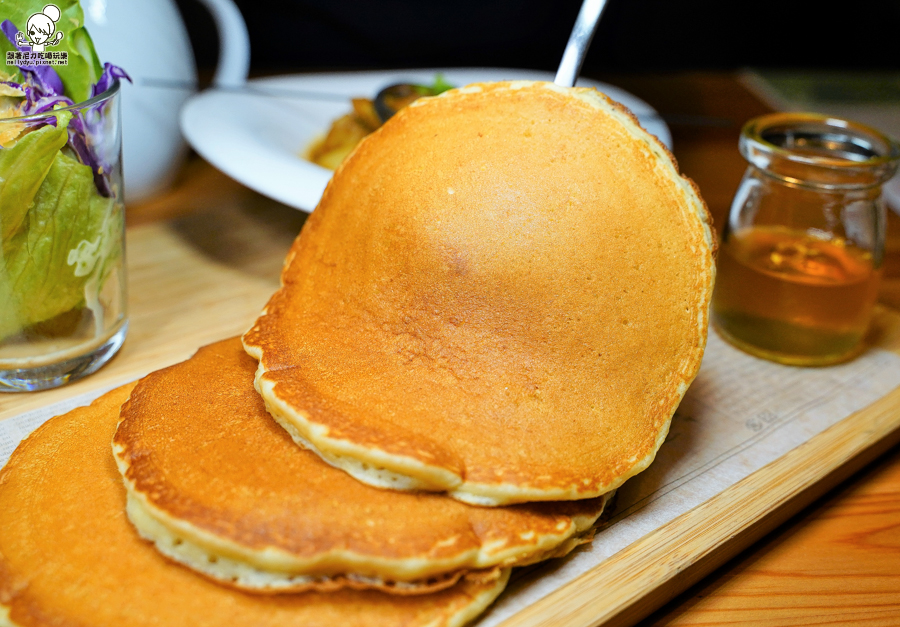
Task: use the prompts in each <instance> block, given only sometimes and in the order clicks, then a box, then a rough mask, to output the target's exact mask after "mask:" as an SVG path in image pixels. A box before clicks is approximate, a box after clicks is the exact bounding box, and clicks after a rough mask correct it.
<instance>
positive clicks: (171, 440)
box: [114, 338, 602, 577]
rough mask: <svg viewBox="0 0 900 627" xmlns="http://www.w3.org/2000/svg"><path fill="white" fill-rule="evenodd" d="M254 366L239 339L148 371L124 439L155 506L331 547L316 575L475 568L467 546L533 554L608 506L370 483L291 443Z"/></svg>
mask: <svg viewBox="0 0 900 627" xmlns="http://www.w3.org/2000/svg"><path fill="white" fill-rule="evenodd" d="M255 367H256V361H255V360H254V359H252V358H251V357H249V356H248V355H247V354H246V353H245V352H244V351H243V348H242V347H241V342H240V340H239V339H238V338H234V339H231V340H226V341H223V342H219V343H217V344H213V345H211V346H207V347H205V348H202V349H200V351H199V352H198V353H197V354H196V355H195V356H194V357H193V358H191V359H189V360H188V361H185V362H183V363H180V364H177V365H175V366H171V367H169V368H166V369H164V370H160V371H157V372H154V373H152V374H150V375H148V376H147V377H145V378H144V379H142V380H141V381H140V383H139V384H138V385H137V387H136V388H135V390H134V392H133V393H132V394H131V398H130V399H129V400H128V401H127V402H126V403H125V405H124V406H123V407H122V412H121V417H122V421H121V423H120V425H119V428H118V430H117V432H116V435H115V439H114V441H115V443H116V445H117V446H119V447H122V452H121V453H118V454H119V455H120V457H121V458H122V459H123V460H124V461H125V462H126V464H127V467H128V469H127V472H126V478H127V479H128V481H129V482H131V483H132V485H133V486H134V489H135V491H136V492H138V493H140V494H142V495H144V496H145V497H146V498H147V499H148V502H149V504H150V505H152V506H153V507H155V508H157V509H159V510H160V511H162V512H164V513H165V514H166V515H168V516H171V517H172V518H174V519H176V520H178V521H182V522H185V523H188V524H190V525H192V526H194V527H196V528H198V529H201V530H203V531H206V532H209V533H211V534H213V535H215V536H216V537H218V538H221V539H224V540H227V541H230V542H233V543H235V544H239V545H241V546H243V547H246V548H248V549H253V550H261V549H265V548H275V549H279V550H281V551H285V552H287V553H290V554H291V555H294V556H297V557H301V558H310V559H312V558H321V557H326V558H328V556H329V555H331V557H330V558H328V559H326V560H325V561H324V562H323V563H322V564H321V565H319V566H317V567H316V568H315V570H313V571H312V572H313V573H315V574H339V573H346V572H348V571H349V572H362V573H363V574H367V575H382V576H386V577H387V576H394V573H392V572H389V571H388V572H386V571H384V570H380V569H379V566H378V565H377V564H374V563H371V564H369V565H368V566H367V565H366V560H371V559H375V560H394V561H395V562H396V563H397V564H399V565H402V562H403V561H404V560H411V559H415V560H424V563H422V564H421V565H419V566H416V567H415V568H417V569H418V571H419V572H418V574H417V575H416V576H417V577H422V576H424V575H430V574H435V573H439V572H442V570H446V568H447V566H446V564H445V565H443V568H442V565H441V564H440V563H438V562H435V563H433V564H429V563H428V562H430V561H434V560H451V561H453V562H454V564H453V567H454V568H455V569H458V568H466V567H473V566H475V564H472V563H471V562H470V561H469V559H472V558H467V557H466V554H467V553H471V552H472V551H477V550H478V549H480V548H481V547H482V546H484V545H487V544H492V543H496V542H500V543H502V546H503V547H504V548H505V549H513V548H515V549H516V551H517V552H518V553H519V558H521V559H524V558H527V557H528V556H530V555H534V554H535V553H536V552H537V551H539V550H546V546H545V547H544V548H543V549H541V548H540V547H539V546H538V541H539V540H541V539H543V536H546V535H558V536H559V538H558V541H562V540H564V539H565V538H566V535H564V534H563V533H562V532H561V530H566V531H567V532H569V531H570V524H571V522H572V520H571V517H572V516H573V515H582V516H593V517H594V518H596V517H597V516H599V514H600V513H601V511H602V501H601V499H593V500H590V501H583V502H577V503H571V502H569V503H566V502H563V503H542V504H533V505H519V506H511V507H507V508H482V507H474V506H470V505H466V504H463V503H460V502H458V501H455V500H453V499H450V498H447V497H445V496H441V495H437V494H433V493H419V494H413V493H406V492H396V491H392V490H383V489H379V488H373V487H370V486H367V485H364V484H362V483H360V482H358V481H356V480H355V479H353V478H352V477H350V476H349V475H347V474H346V473H344V472H342V471H340V470H337V469H335V468H332V467H331V466H329V465H328V464H326V463H325V462H323V461H322V460H321V459H320V458H319V457H318V456H316V455H315V454H313V453H311V452H309V451H306V450H303V449H301V448H299V447H298V446H297V445H295V444H294V443H293V442H292V441H291V439H290V436H289V435H288V434H287V432H286V431H285V430H284V429H282V428H281V427H280V426H279V425H278V424H277V423H275V421H274V420H273V419H272V418H271V417H270V416H269V414H267V413H266V409H265V405H264V403H263V401H262V399H261V398H260V396H259V394H257V392H256V390H255V389H254V387H253V374H254V371H255ZM523 535H524V536H525V537H524V538H523ZM347 553H351V554H352V556H350V559H352V560H353V561H352V562H348V561H347V556H346V554H347ZM473 557H474V556H473ZM495 563H496V562H495ZM395 565H396V564H395ZM408 567H409V568H411V569H412V568H414V566H413V565H411V564H410V565H409V566H408Z"/></svg>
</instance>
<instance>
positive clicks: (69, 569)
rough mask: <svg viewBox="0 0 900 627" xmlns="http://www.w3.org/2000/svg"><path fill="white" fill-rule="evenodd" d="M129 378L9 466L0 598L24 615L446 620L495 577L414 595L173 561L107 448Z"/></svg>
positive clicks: (172, 623) (3, 474)
mask: <svg viewBox="0 0 900 627" xmlns="http://www.w3.org/2000/svg"><path fill="white" fill-rule="evenodd" d="M130 388H131V386H125V387H122V388H119V389H117V390H115V391H113V392H110V393H109V394H107V395H105V396H104V397H102V398H100V399H99V400H97V401H96V402H95V403H94V404H93V405H91V406H90V407H87V408H81V409H76V410H74V411H72V412H70V413H69V414H66V415H65V416H61V417H59V418H54V419H53V420H51V421H50V422H48V423H47V424H45V425H44V426H43V427H41V428H40V429H39V430H38V431H37V432H35V433H34V434H33V435H32V436H31V437H30V438H28V439H27V440H26V441H25V442H24V443H23V444H22V445H21V446H20V447H19V448H18V449H17V450H16V451H15V453H13V456H12V458H11V459H10V461H9V463H8V464H7V466H6V467H5V468H4V469H3V470H2V471H0V605H2V606H5V607H6V608H7V609H8V610H9V611H10V617H11V619H12V621H13V622H14V623H15V624H16V625H21V626H23V627H49V626H51V625H52V626H53V627H84V626H86V625H90V626H91V627H121V626H122V625H129V626H131V627H141V626H150V625H154V626H158V625H166V626H167V627H178V626H180V625H185V626H188V625H189V626H191V627H222V626H223V625H228V626H229V627H259V626H260V625H266V626H267V627H277V626H279V625H285V626H287V625H290V626H292V627H294V626H296V625H304V626H309V627H314V626H320V627H333V626H334V625H342V626H344V625H347V626H359V627H372V626H377V625H385V626H388V625H390V626H395V625H409V626H413V625H426V624H429V625H430V624H431V621H436V622H437V623H438V624H444V622H445V620H446V619H447V618H448V617H450V616H452V615H454V614H456V613H457V612H459V611H461V610H463V609H464V608H466V607H467V606H469V605H470V604H471V603H472V601H473V600H474V598H475V597H476V596H477V595H479V594H483V593H485V592H486V591H488V590H490V589H491V588H492V587H493V586H494V583H493V582H482V583H479V582H473V581H465V582H463V583H460V584H457V585H456V586H454V587H453V588H450V589H448V590H446V591H443V592H439V593H436V594H431V595H424V596H416V597H396V596H391V595H386V594H383V593H379V592H359V591H342V592H333V593H327V594H323V593H313V592H310V593H304V594H295V595H283V596H278V597H269V596H254V595H250V594H245V593H242V592H238V591H234V590H231V589H228V588H224V587H222V586H219V585H216V584H214V583H211V582H209V581H207V580H206V579H204V578H202V577H199V576H197V575H195V574H194V573H192V572H191V571H189V570H187V569H185V568H182V567H180V566H176V565H173V564H171V563H169V562H167V561H166V560H165V559H164V558H162V557H161V556H160V555H159V554H158V553H157V552H156V551H155V550H154V549H153V548H152V547H151V546H150V545H149V544H147V543H146V542H144V541H142V540H141V539H140V538H139V537H138V536H137V534H136V533H135V532H134V530H133V529H132V527H131V526H130V525H129V523H128V521H127V519H126V517H125V512H124V507H125V489H124V487H123V486H122V478H121V476H120V475H119V472H118V470H117V468H116V465H115V462H114V461H113V456H112V453H111V452H110V447H109V442H110V440H111V439H112V436H113V432H114V431H115V428H116V422H117V420H118V410H119V406H120V405H121V403H122V402H123V401H125V399H126V398H127V397H128V393H129V391H130ZM2 609H3V608H0V611H2Z"/></svg>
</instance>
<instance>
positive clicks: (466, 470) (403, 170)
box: [244, 82, 715, 505]
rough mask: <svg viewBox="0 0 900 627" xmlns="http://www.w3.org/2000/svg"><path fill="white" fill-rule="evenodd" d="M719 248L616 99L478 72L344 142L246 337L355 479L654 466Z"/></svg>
mask: <svg viewBox="0 0 900 627" xmlns="http://www.w3.org/2000/svg"><path fill="white" fill-rule="evenodd" d="M714 247H715V246H714V237H713V235H712V232H711V230H710V224H709V215H708V212H707V210H706V207H705V205H704V203H703V201H702V200H701V199H700V197H699V196H698V194H697V192H696V190H695V188H694V185H693V183H691V181H689V180H688V179H686V178H684V177H682V176H680V175H679V173H678V170H677V167H676V164H675V162H674V160H673V158H672V156H671V155H670V154H669V153H668V152H667V151H666V150H665V148H663V146H662V145H661V144H660V143H659V142H658V141H657V140H656V138H655V137H652V136H651V135H649V134H648V133H647V132H645V131H644V130H643V129H641V128H640V127H639V125H638V123H637V120H636V119H635V118H634V117H633V116H631V115H630V114H629V113H628V112H627V111H626V110H624V109H623V108H622V107H621V106H619V105H617V104H615V103H613V102H612V101H610V100H608V99H607V98H606V97H604V96H602V95H601V94H599V93H598V92H596V91H594V90H588V89H582V88H575V89H566V88H562V87H558V86H556V85H553V84H547V83H530V82H515V83H494V84H480V85H471V86H469V87H465V88H463V89H458V90H453V91H450V92H447V93H445V94H443V95H441V96H439V97H436V98H425V99H421V100H418V101H417V102H416V103H414V104H413V105H411V106H409V107H407V108H406V109H404V110H403V111H401V112H400V113H399V114H397V115H396V116H394V118H392V119H391V120H390V121H389V122H388V123H387V124H385V125H384V126H383V127H382V128H381V129H380V130H379V131H377V132H375V133H373V134H372V135H371V136H369V138H367V139H366V140H364V141H363V142H362V143H361V144H360V145H359V146H358V147H357V149H356V151H355V152H354V153H353V154H352V155H351V156H350V157H349V158H348V159H347V160H346V161H344V163H343V165H342V166H341V168H339V170H338V171H337V172H336V174H335V176H334V177H333V179H332V180H331V183H330V184H329V186H328V187H327V189H326V190H325V193H324V195H323V197H322V200H321V202H320V203H319V206H318V207H317V208H316V210H315V212H314V213H313V214H312V216H311V217H310V219H309V220H308V221H307V222H306V224H305V226H304V229H303V231H302V232H301V234H300V236H299V237H298V239H297V240H296V242H295V243H294V246H293V247H292V249H291V251H290V253H289V254H288V257H287V260H286V265H285V267H284V270H283V273H282V284H283V286H282V288H281V289H280V290H279V291H278V292H276V293H275V295H274V296H273V297H272V298H271V300H270V301H269V303H268V304H267V306H266V308H265V310H264V312H263V314H262V315H261V316H260V318H259V319H258V320H257V322H256V324H255V325H254V326H253V328H252V329H251V330H250V331H249V332H248V333H247V334H246V335H245V336H244V346H245V348H246V350H247V351H248V353H249V354H251V355H252V356H254V357H256V358H257V359H258V360H259V369H258V371H257V377H256V385H257V388H258V389H259V391H260V393H261V394H262V396H263V397H264V398H265V400H266V403H267V404H268V407H269V411H270V412H271V413H272V414H273V415H274V416H275V418H276V419H277V420H278V421H279V422H280V423H282V424H283V425H284V426H285V427H286V428H287V429H288V430H289V431H290V432H291V433H292V435H293V436H294V438H295V440H297V441H298V443H300V444H302V445H304V446H308V447H310V448H312V449H314V450H316V451H317V452H318V453H319V454H320V455H321V456H322V457H323V458H325V459H327V460H328V461H329V462H330V463H332V464H334V465H336V466H339V467H341V468H343V469H344V470H346V471H347V472H349V473H351V474H352V475H353V476H355V477H356V478H358V479H360V480H362V481H366V482H368V483H371V484H373V485H382V486H392V487H396V488H400V489H424V490H440V491H447V492H448V493H449V494H450V495H451V496H453V497H455V498H458V499H460V500H463V501H467V502H471V503H480V504H485V505H497V504H505V503H514V502H523V501H538V500H555V499H583V498H591V497H596V496H598V495H600V494H604V493H606V492H608V491H609V490H612V489H613V488H615V487H617V486H618V485H620V484H621V483H622V482H623V481H625V480H626V479H627V478H628V477H630V476H632V475H634V474H636V473H638V472H640V471H641V470H642V469H644V468H645V467H646V466H647V465H649V463H650V462H651V461H652V460H653V457H654V455H655V453H656V450H657V449H658V447H659V446H660V444H661V443H662V441H663V439H664V438H665V435H666V433H667V431H668V427H669V422H670V420H671V416H672V414H673V412H674V410H675V408H676V407H677V405H678V403H679V402H680V400H681V398H682V397H683V395H684V393H685V391H686V390H687V387H688V385H689V384H690V383H691V381H692V380H693V378H694V376H695V375H696V373H697V370H698V368H699V366H700V360H701V358H702V356H703V349H704V347H705V343H706V332H707V322H708V308H709V300H710V295H711V292H712V285H713V275H714V264H713V253H714Z"/></svg>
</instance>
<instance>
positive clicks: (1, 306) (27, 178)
mask: <svg viewBox="0 0 900 627" xmlns="http://www.w3.org/2000/svg"><path fill="white" fill-rule="evenodd" d="M38 12H42V15H43V16H44V17H45V18H47V17H48V16H49V17H48V19H50V20H53V18H56V17H58V18H59V19H58V20H55V21H56V24H55V25H54V24H49V26H48V24H47V19H43V18H40V19H35V18H36V16H37V15H38ZM0 18H2V23H0V30H2V31H3V32H2V34H0V53H2V55H3V58H4V59H5V61H6V63H5V64H4V65H3V66H2V67H0V390H6V391H10V390H33V389H42V388H46V387H53V386H56V385H60V384H62V383H65V382H66V381H68V380H70V379H72V378H76V377H79V376H83V375H85V374H88V373H90V372H93V371H94V370H96V369H97V368H99V367H100V366H101V365H102V364H103V363H105V362H106V361H107V360H108V359H109V358H110V357H112V355H113V354H114V353H115V352H116V350H118V348H119V346H120V345H121V343H122V341H123V340H124V337H125V332H126V328H127V322H126V314H125V274H124V247H123V242H124V206H123V204H122V198H123V194H122V168H121V131H120V128H121V125H120V121H119V119H120V115H119V108H118V107H119V105H118V102H119V100H118V93H119V79H121V78H127V75H126V74H125V72H124V71H123V70H122V69H120V68H118V67H116V66H114V65H112V64H109V63H107V64H105V65H101V63H100V61H99V59H98V57H97V53H96V51H95V50H94V46H93V43H92V42H91V39H90V36H89V35H88V33H87V31H86V30H85V28H84V16H83V13H82V9H81V6H80V5H79V3H78V2H77V0H56V2H55V4H53V5H43V2H38V3H36V2H27V1H25V0H0ZM35 22H39V23H40V24H41V28H43V31H47V30H50V29H53V28H54V26H56V27H58V30H59V32H58V33H56V34H54V33H52V32H51V33H47V32H40V30H35V29H34V28H33V26H34V24H35ZM24 29H27V30H28V32H26V31H25V30H24ZM31 31H34V32H31ZM39 41H43V42H45V43H43V44H39V43H36V42H39ZM54 42H55V43H54ZM37 50H39V51H38V52H37V53H35V52H36V51H37ZM17 53H31V54H17ZM59 53H65V55H61V54H59ZM61 57H62V58H64V59H65V64H61V63H59V61H60V58H61ZM54 63H55V64H54Z"/></svg>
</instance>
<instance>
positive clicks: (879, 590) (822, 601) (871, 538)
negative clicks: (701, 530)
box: [644, 450, 900, 627]
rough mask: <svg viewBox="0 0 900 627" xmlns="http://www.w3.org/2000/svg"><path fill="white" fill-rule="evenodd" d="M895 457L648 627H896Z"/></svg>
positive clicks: (899, 477) (899, 542) (899, 586)
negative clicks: (872, 626) (868, 626)
mask: <svg viewBox="0 0 900 627" xmlns="http://www.w3.org/2000/svg"><path fill="white" fill-rule="evenodd" d="M898 563H900V452H898V451H896V450H895V451H893V452H891V453H890V454H889V455H887V456H886V457H885V458H884V459H883V460H881V462H880V463H878V464H877V465H876V466H875V467H874V468H872V469H870V470H868V471H867V472H865V473H864V474H863V475H862V476H859V477H857V478H854V479H853V480H852V481H850V482H848V484H847V485H845V486H843V487H842V488H841V489H840V490H838V491H836V492H835V493H833V494H832V495H830V496H829V497H828V498H827V500H825V502H823V503H821V504H818V505H816V506H815V507H813V508H811V509H810V510H809V511H807V512H804V513H803V514H802V515H801V516H799V517H797V519H795V520H793V521H791V523H790V524H789V525H786V526H785V527H784V528H782V529H780V530H779V531H778V532H777V533H775V534H773V536H772V537H771V538H769V539H767V540H766V541H765V542H764V543H763V544H761V545H760V546H759V547H755V548H754V549H753V550H752V551H748V552H747V554H745V555H743V556H741V557H740V558H739V559H738V560H736V561H735V562H734V563H733V564H730V565H729V566H728V568H726V569H723V570H721V571H718V572H716V573H714V574H713V575H712V576H711V577H709V578H708V579H707V580H705V581H704V582H703V583H702V584H701V585H699V586H697V587H696V588H695V589H693V590H691V591H690V592H689V593H688V594H686V595H685V596H684V598H680V599H678V600H677V601H676V602H674V603H672V604H671V605H670V606H669V607H667V608H665V609H664V610H663V611H661V612H659V613H658V614H656V615H654V616H653V617H651V618H650V619H648V620H647V621H646V622H645V623H644V624H646V625H648V626H650V625H652V626H654V627H676V626H678V627H688V626H699V625H754V626H755V625H758V626H760V627H762V626H769V625H772V626H775V625H778V626H782V625H784V626H788V625H791V626H792V625H836V624H837V625H885V626H887V625H897V624H898V623H900V572H898V568H897V564H898Z"/></svg>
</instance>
